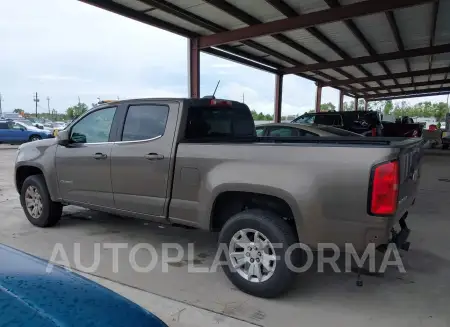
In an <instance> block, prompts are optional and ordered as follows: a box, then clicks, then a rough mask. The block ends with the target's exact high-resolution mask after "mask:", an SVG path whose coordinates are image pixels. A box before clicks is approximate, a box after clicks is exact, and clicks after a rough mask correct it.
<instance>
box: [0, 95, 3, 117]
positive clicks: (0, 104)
mask: <svg viewBox="0 0 450 327" xmlns="http://www.w3.org/2000/svg"><path fill="white" fill-rule="evenodd" d="M2 101H3V97H2V94H1V93H0V117H1V116H2V114H3V112H2Z"/></svg>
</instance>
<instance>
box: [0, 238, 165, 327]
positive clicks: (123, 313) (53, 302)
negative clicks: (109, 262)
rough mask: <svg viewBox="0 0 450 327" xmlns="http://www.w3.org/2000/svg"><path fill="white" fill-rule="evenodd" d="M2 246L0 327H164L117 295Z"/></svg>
mask: <svg viewBox="0 0 450 327" xmlns="http://www.w3.org/2000/svg"><path fill="white" fill-rule="evenodd" d="M46 267H47V262H46V261H44V260H42V259H39V258H36V257H33V256H31V255H28V254H26V253H24V252H21V251H18V250H15V249H12V248H10V247H7V246H4V245H1V244H0V326H8V327H16V326H17V327H18V326H21V327H23V326H32V327H54V326H64V327H66V326H67V327H69V326H73V327H87V326H89V327H100V326H101V327H115V326H117V327H119V326H120V327H124V326H130V327H140V326H146V327H167V325H166V324H165V323H163V322H162V321H161V320H160V319H159V318H157V317H156V316H155V315H153V314H152V313H150V312H148V311H146V310H145V309H143V308H141V307H140V306H138V305H137V304H135V303H133V302H131V301H129V300H128V299H126V298H124V297H122V296H121V295H119V294H117V293H114V292H112V291H111V290H109V289H107V288H105V287H103V286H101V285H99V284H97V283H94V282H92V281H90V280H88V279H86V278H84V277H82V276H79V275H76V274H74V273H71V272H69V271H67V270H65V269H64V268H60V267H58V266H54V267H53V270H52V271H51V272H50V273H47V272H46V271H45V270H46Z"/></svg>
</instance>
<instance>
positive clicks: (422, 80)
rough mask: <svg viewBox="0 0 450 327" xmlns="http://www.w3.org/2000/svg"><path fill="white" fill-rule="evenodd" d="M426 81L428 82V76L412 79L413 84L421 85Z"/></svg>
mask: <svg viewBox="0 0 450 327" xmlns="http://www.w3.org/2000/svg"><path fill="white" fill-rule="evenodd" d="M426 81H428V75H423V76H417V77H414V83H421V82H426Z"/></svg>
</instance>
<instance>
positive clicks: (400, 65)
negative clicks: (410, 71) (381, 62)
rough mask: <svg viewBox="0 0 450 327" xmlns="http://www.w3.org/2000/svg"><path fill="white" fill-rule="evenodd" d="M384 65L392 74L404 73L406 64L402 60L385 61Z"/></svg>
mask: <svg viewBox="0 0 450 327" xmlns="http://www.w3.org/2000/svg"><path fill="white" fill-rule="evenodd" d="M386 65H387V66H388V67H389V69H390V70H391V72H393V73H394V74H395V73H403V72H406V64H405V61H404V60H403V59H399V60H390V61H386Z"/></svg>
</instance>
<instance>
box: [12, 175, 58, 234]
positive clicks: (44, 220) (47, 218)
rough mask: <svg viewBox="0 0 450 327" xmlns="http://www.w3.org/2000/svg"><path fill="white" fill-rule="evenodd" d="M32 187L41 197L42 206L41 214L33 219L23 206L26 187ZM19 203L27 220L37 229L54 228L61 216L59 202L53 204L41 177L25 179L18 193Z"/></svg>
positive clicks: (34, 176) (33, 176) (24, 205)
mask: <svg viewBox="0 0 450 327" xmlns="http://www.w3.org/2000/svg"><path fill="white" fill-rule="evenodd" d="M30 186H34V187H35V188H36V189H37V191H38V192H39V195H40V197H41V202H42V205H43V209H42V212H41V214H40V216H39V217H38V218H34V217H33V216H31V214H30V213H29V212H28V209H27V207H26V204H25V193H26V191H27V189H28V187H30ZM20 203H21V205H22V208H23V211H24V212H25V216H27V219H28V220H29V221H30V223H32V224H33V225H35V226H38V227H51V226H54V225H55V224H56V223H57V222H58V221H59V220H60V219H61V214H62V207H63V206H62V204H61V203H59V202H53V201H52V200H51V198H50V194H49V193H48V189H47V184H46V183H45V179H44V176H43V175H32V176H29V177H28V178H27V179H25V181H24V183H23V185H22V189H21V191H20Z"/></svg>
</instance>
